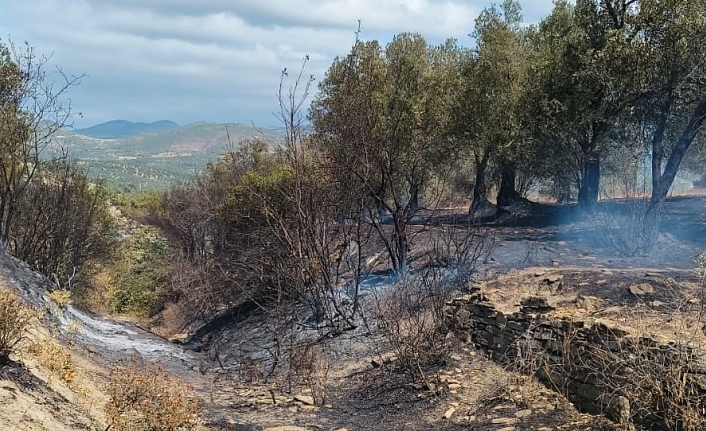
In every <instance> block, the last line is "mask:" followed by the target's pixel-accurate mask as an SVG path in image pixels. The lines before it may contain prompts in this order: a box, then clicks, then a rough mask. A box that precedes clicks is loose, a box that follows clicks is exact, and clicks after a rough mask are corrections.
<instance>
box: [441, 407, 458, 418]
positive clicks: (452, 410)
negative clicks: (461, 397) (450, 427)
mask: <svg viewBox="0 0 706 431" xmlns="http://www.w3.org/2000/svg"><path fill="white" fill-rule="evenodd" d="M454 413H456V407H454V406H451V407H449V408H448V410H446V411H445V412H444V419H449V418H451V416H453V414H454Z"/></svg>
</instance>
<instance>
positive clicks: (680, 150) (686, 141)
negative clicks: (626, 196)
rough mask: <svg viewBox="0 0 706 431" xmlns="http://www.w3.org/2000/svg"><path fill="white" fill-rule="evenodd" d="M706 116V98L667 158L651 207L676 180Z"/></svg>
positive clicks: (697, 108)
mask: <svg viewBox="0 0 706 431" xmlns="http://www.w3.org/2000/svg"><path fill="white" fill-rule="evenodd" d="M705 118H706V98H704V99H703V100H701V102H699V104H698V105H697V106H696V108H694V112H693V113H692V114H691V119H690V120H689V124H688V125H687V126H686V129H684V132H683V133H682V134H681V136H680V137H679V140H678V141H677V144H676V145H675V146H674V149H673V150H672V154H670V156H669V159H668V160H667V165H666V166H665V167H664V172H662V175H661V176H660V179H659V182H658V183H657V187H656V193H655V190H653V192H652V202H651V203H650V208H652V207H656V206H658V204H659V203H661V202H662V201H663V200H664V199H665V198H666V197H667V193H669V189H670V187H672V183H673V182H674V178H675V177H676V176H677V172H678V171H679V166H680V165H681V161H682V159H683V158H684V154H686V151H687V150H688V149H689V147H690V146H691V143H692V142H693V141H694V138H696V135H697V134H698V133H699V130H700V129H701V126H702V125H703V123H704V119H705Z"/></svg>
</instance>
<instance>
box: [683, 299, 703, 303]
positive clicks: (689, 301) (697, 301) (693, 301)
mask: <svg viewBox="0 0 706 431" xmlns="http://www.w3.org/2000/svg"><path fill="white" fill-rule="evenodd" d="M686 302H688V303H689V304H698V303H700V302H701V301H700V300H699V298H689V300H688V301H686Z"/></svg>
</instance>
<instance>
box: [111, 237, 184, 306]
mask: <svg viewBox="0 0 706 431" xmlns="http://www.w3.org/2000/svg"><path fill="white" fill-rule="evenodd" d="M118 255H119V258H118V259H117V260H116V262H115V263H114V264H113V265H111V266H110V267H109V268H108V272H109V273H110V274H111V279H112V287H111V288H112V292H111V294H110V297H111V299H110V300H111V308H112V310H113V311H114V312H116V313H128V314H133V315H135V316H138V317H147V316H148V315H149V313H150V312H151V311H152V310H153V309H154V308H155V306H156V305H157V304H158V301H159V300H160V294H161V293H162V291H163V289H164V286H165V284H166V283H167V281H168V280H169V275H170V268H169V264H168V261H169V256H170V250H169V247H168V245H167V241H166V239H165V238H164V237H163V236H162V235H161V234H160V232H159V230H158V229H156V228H154V227H151V226H144V227H140V228H138V229H136V230H135V231H134V232H132V233H131V234H130V236H129V237H128V238H127V239H125V240H124V241H123V243H122V244H121V245H120V250H119V251H118Z"/></svg>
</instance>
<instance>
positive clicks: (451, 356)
mask: <svg viewBox="0 0 706 431" xmlns="http://www.w3.org/2000/svg"><path fill="white" fill-rule="evenodd" d="M449 358H451V360H452V361H460V360H461V355H459V354H456V353H452V354H450V355H449Z"/></svg>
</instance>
